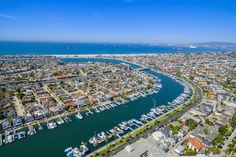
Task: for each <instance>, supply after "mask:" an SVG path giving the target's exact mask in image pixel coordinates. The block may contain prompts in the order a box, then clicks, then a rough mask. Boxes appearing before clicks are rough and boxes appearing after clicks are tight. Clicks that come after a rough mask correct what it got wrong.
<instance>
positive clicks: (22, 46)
mask: <svg viewBox="0 0 236 157" xmlns="http://www.w3.org/2000/svg"><path fill="white" fill-rule="evenodd" d="M220 51H225V50H224V49H220V48H210V47H197V48H189V47H181V46H179V47H177V46H163V45H150V44H105V43H46V42H0V55H45V54H54V55H55V54H138V53H185V52H220Z"/></svg>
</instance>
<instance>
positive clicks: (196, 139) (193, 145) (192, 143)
mask: <svg viewBox="0 0 236 157" xmlns="http://www.w3.org/2000/svg"><path fill="white" fill-rule="evenodd" d="M210 145H211V143H210V142H207V141H205V140H203V139H202V138H201V137H200V136H198V135H196V134H191V135H190V136H189V137H188V147H189V148H190V149H193V150H196V151H197V152H199V151H205V150H206V149H207V148H208V147H209V146H210Z"/></svg>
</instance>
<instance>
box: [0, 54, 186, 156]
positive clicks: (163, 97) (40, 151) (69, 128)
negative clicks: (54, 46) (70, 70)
mask: <svg viewBox="0 0 236 157" xmlns="http://www.w3.org/2000/svg"><path fill="white" fill-rule="evenodd" d="M62 60H63V61H65V62H87V61H102V62H107V61H109V62H112V63H115V64H116V63H121V62H122V61H117V60H116V61H114V60H104V59H79V58H76V59H75V58H74V59H68V58H66V59H62ZM131 66H132V67H134V68H137V67H139V66H137V65H133V64H132V65H131ZM146 72H148V73H151V74H152V75H155V76H157V77H159V78H160V79H161V82H162V85H163V87H162V88H161V90H160V91H159V92H158V93H157V94H153V95H150V96H147V97H144V98H140V99H138V100H136V101H131V102H129V103H126V104H124V105H120V106H118V107H115V108H112V109H110V110H106V111H103V112H100V113H96V114H93V115H90V116H85V115H84V119H83V120H77V119H76V118H75V117H74V116H72V122H71V123H68V124H64V125H61V126H58V127H57V128H56V129H54V130H48V129H47V128H46V126H44V130H42V131H38V133H37V135H34V136H32V137H27V138H25V139H23V140H19V141H16V142H14V143H11V144H8V145H4V146H3V147H0V157H52V156H53V157H65V153H64V149H65V148H67V147H69V146H72V147H76V146H78V145H79V144H80V143H81V141H84V142H88V139H89V138H90V137H92V136H93V135H94V134H95V133H99V132H101V131H107V130H109V129H111V128H113V127H114V126H116V125H117V124H119V123H120V122H122V121H125V120H129V119H131V118H140V116H141V115H142V114H144V113H147V112H149V110H150V108H152V107H153V98H154V99H156V106H158V105H163V104H167V102H171V101H172V100H174V99H175V98H176V97H178V96H179V95H180V94H181V93H182V92H183V86H182V85H180V84H178V83H177V82H176V81H174V80H173V79H171V78H170V77H168V76H165V75H162V74H159V73H156V72H153V71H150V70H147V71H146ZM101 146H102V145H100V147H101ZM89 148H90V150H94V149H97V148H99V147H96V148H94V147H93V146H90V147H89Z"/></svg>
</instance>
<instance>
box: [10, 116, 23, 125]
mask: <svg viewBox="0 0 236 157" xmlns="http://www.w3.org/2000/svg"><path fill="white" fill-rule="evenodd" d="M12 123H13V126H14V127H17V126H21V125H22V124H23V123H22V119H21V118H20V117H15V118H13V121H12Z"/></svg>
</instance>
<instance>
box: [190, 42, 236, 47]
mask: <svg viewBox="0 0 236 157" xmlns="http://www.w3.org/2000/svg"><path fill="white" fill-rule="evenodd" d="M193 45H195V46H201V47H220V48H230V47H231V48H236V43H233V42H202V43H195V44H193Z"/></svg>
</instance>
